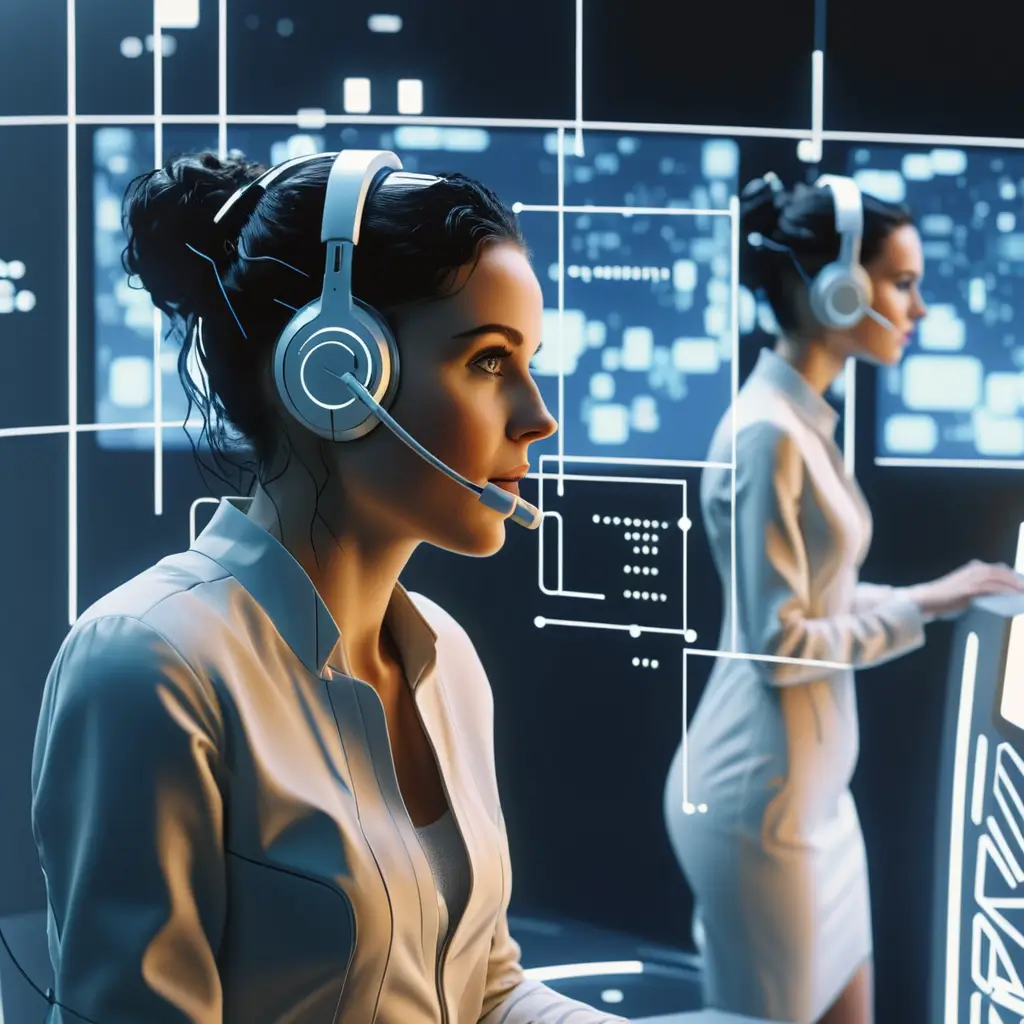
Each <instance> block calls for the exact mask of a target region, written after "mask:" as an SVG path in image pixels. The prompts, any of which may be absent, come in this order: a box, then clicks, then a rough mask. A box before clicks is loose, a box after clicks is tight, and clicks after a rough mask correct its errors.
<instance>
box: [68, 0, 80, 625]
mask: <svg viewBox="0 0 1024 1024" xmlns="http://www.w3.org/2000/svg"><path fill="white" fill-rule="evenodd" d="M67 19H68V24H67V48H68V53H67V74H68V85H67V89H68V625H69V626H73V625H74V624H75V620H76V619H77V618H78V126H77V125H76V123H75V116H76V113H77V110H78V104H77V101H76V97H75V88H76V85H77V82H76V78H77V74H78V72H77V62H76V49H75V44H76V39H75V35H76V19H75V0H67Z"/></svg>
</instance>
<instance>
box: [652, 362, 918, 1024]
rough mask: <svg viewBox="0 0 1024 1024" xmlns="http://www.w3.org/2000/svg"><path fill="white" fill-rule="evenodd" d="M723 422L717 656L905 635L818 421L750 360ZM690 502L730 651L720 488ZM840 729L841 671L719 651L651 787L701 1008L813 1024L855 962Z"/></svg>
mask: <svg viewBox="0 0 1024 1024" xmlns="http://www.w3.org/2000/svg"><path fill="white" fill-rule="evenodd" d="M733 415H735V417H736V426H737V442H736V467H737V468H736V499H735V500H736V512H735V514H736V573H735V587H736V619H737V621H736V625H737V630H736V635H737V644H736V651H738V652H742V653H746V654H751V655H769V656H775V657H783V658H795V659H806V660H812V661H816V662H832V663H840V664H843V665H849V666H853V667H856V668H865V667H867V666H870V665H876V664H880V663H881V662H884V661H888V660H889V659H891V658H894V657H897V656H898V655H901V654H904V653H906V652H908V651H911V650H914V649H916V648H917V647H919V646H921V645H922V644H923V642H924V628H923V627H924V619H923V617H922V615H921V612H920V610H919V608H918V607H917V605H916V604H915V603H914V602H913V601H911V600H910V599H909V598H908V597H907V595H906V593H905V592H904V591H901V590H899V589H896V588H893V587H882V586H875V585H872V584H866V583H859V582H858V570H859V568H860V566H861V564H862V562H863V561H864V557H865V555H866V554H867V551H868V547H869V545H870V542H871V529H872V524H871V514H870V511H869V509H868V507H867V504H866V503H865V501H864V498H863V495H862V494H861V492H860V489H859V488H858V486H857V484H856V482H855V481H854V480H852V479H851V478H850V477H849V476H848V475H847V474H846V472H845V470H844V467H843V459H842V454H841V452H840V451H839V449H838V447H837V445H836V443H835V440H834V437H833V435H834V432H835V426H836V418H837V417H836V413H835V411H834V410H833V409H832V407H831V406H830V405H829V404H828V403H827V402H826V401H825V399H824V398H822V397H821V396H820V395H818V394H816V393H815V392H814V390H813V389H812V388H811V387H810V386H809V385H808V384H807V382H806V381H805V380H804V378H803V377H802V376H801V375H800V374H799V373H798V372H797V371H796V370H795V369H793V368H792V367H791V366H789V365H788V364H787V363H786V362H785V361H784V360H782V359H781V358H780V357H779V356H778V355H776V354H775V353H774V352H772V351H770V350H765V351H764V352H762V354H761V358H760V360H759V362H758V364H757V366H756V368H755V370H754V372H753V373H752V375H751V377H750V378H749V380H748V381H747V382H746V383H745V384H744V386H743V388H742V389H741V390H740V393H739V395H738V398H737V401H736V404H735V408H734V410H732V411H731V412H730V413H729V414H727V415H726V417H725V418H724V419H723V421H722V422H721V423H720V424H719V427H718V429H717V431H716V433H715V436H714V439H713V440H712V443H711V450H710V452H709V455H708V461H709V462H718V463H726V464H729V463H731V461H732V421H731V418H732V416H733ZM701 507H702V511H703V515H704V520H705V524H706V528H707V533H708V539H709V543H710V545H711V549H712V554H713V557H714V561H715V566H716V568H717V570H718V573H719V575H720V577H721V579H722V583H723V589H724V592H725V609H726V611H725V621H724V624H723V628H722V635H721V639H720V641H719V650H722V651H732V650H733V647H732V636H733V631H732V617H731V613H732V604H733V602H732V586H733V583H732V569H731V531H730V519H731V515H732V481H731V472H730V470H728V469H716V468H708V469H706V470H705V471H704V475H703V479H702V482H701ZM858 749H859V735H858V724H857V704H856V695H855V691H854V674H853V671H852V669H850V668H845V669H842V668H839V669H835V668H828V667H822V666H820V665H806V664H792V663H785V662H765V661H761V662H755V661H751V660H743V659H726V658H719V659H717V660H716V662H715V666H714V669H713V670H712V673H711V677H710V679H709V681H708V684H707V687H706V689H705V691H704V694H703V696H702V698H701V701H700V704H699V706H698V708H697V711H696V713H695V714H694V717H693V721H692V723H691V724H690V727H689V730H688V773H687V783H688V797H689V801H690V802H691V803H693V804H706V805H707V811H706V813H697V814H685V813H684V811H683V806H682V805H683V778H682V776H683V751H682V747H680V749H679V751H677V753H676V757H675V759H674V761H673V763H672V768H671V770H670V774H669V778H668V782H667V785H666V790H665V816H666V824H667V827H668V833H669V837H670V839H671V841H672V845H673V847H674V849H675V852H676V856H677V858H678V860H679V862H680V865H681V866H682V869H683V871H684V873H685V875H686V878H687V880H688V882H689V884H690V886H691V888H692V889H693V892H694V896H695V901H696V906H697V913H698V918H699V922H700V925H701V926H702V927H701V930H702V932H703V938H702V945H703V951H704V958H705V986H706V995H707V1001H708V1003H709V1005H711V1006H713V1007H717V1008H719V1009H722V1010H727V1011H731V1012H733V1013H742V1014H747V1015H750V1016H755V1017H763V1018H767V1019H770V1020H783V1021H792V1022H795V1024H812V1022H814V1021H816V1020H817V1019H818V1018H819V1017H820V1016H821V1015H822V1014H823V1013H824V1012H825V1011H826V1010H827V1009H828V1007H829V1006H830V1005H831V1004H832V1003H833V1002H834V1000H835V999H836V997H837V996H838V995H839V993H840V992H841V991H842V989H843V988H844V987H845V985H846V984H847V982H848V981H849V980H850V978H851V977H852V976H853V975H854V974H855V973H856V971H857V969H858V968H859V966H860V965H861V964H862V963H863V962H864V961H865V960H866V959H867V958H868V957H870V956H871V952H872V942H871V909H870V903H869V896H868V870H867V862H866V859H865V854H864V843H863V839H862V836H861V830H860V822H859V820H858V817H857V810H856V807H855V806H854V802H853V797H852V796H851V794H850V789H849V784H850V779H851V776H852V775H853V770H854V767H855V766H856V763H857V754H858Z"/></svg>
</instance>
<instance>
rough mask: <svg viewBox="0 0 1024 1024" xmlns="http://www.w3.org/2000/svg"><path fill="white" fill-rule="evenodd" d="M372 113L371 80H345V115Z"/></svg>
mask: <svg viewBox="0 0 1024 1024" xmlns="http://www.w3.org/2000/svg"><path fill="white" fill-rule="evenodd" d="M369 112H370V80H369V79H368V78H346V79H345V113H346V114H368V113H369Z"/></svg>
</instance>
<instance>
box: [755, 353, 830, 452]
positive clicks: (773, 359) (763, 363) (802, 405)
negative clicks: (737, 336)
mask: <svg viewBox="0 0 1024 1024" xmlns="http://www.w3.org/2000/svg"><path fill="white" fill-rule="evenodd" d="M750 376H751V379H752V380H761V381H764V382H765V383H767V384H770V385H771V386H772V387H774V388H776V389H777V390H779V391H781V392H782V393H783V394H784V395H785V396H786V397H787V398H788V399H789V400H790V401H791V402H792V403H793V405H794V406H795V407H796V408H797V410H798V411H799V412H801V413H802V414H803V416H804V418H805V419H807V420H808V421H809V422H810V424H811V426H813V427H814V428H815V429H816V430H817V431H819V432H820V433H822V434H824V435H825V436H826V437H832V436H834V434H835V430H836V423H837V422H838V420H839V413H838V412H836V410H835V409H834V408H833V407H832V406H831V405H829V403H828V401H827V400H826V399H825V398H824V397H823V396H822V395H819V394H818V393H817V392H816V391H815V390H814V388H812V387H811V385H810V384H808V383H807V381H806V379H805V378H804V376H803V374H801V373H800V371H799V370H797V369H795V368H794V367H792V366H790V364H789V363H787V362H786V360H785V359H783V358H782V356H780V355H779V354H778V353H777V352H775V351H774V350H772V349H770V348H764V349H761V354H760V356H759V358H758V360H757V365H756V366H755V367H754V372H753V373H752V374H751V375H750Z"/></svg>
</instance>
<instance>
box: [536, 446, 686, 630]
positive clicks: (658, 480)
mask: <svg viewBox="0 0 1024 1024" xmlns="http://www.w3.org/2000/svg"><path fill="white" fill-rule="evenodd" d="M555 458H556V457H555V456H554V455H542V456H541V457H540V472H539V473H537V474H527V475H528V476H532V477H534V479H536V480H537V508H538V510H539V511H540V513H541V523H540V529H541V534H540V537H539V538H538V541H537V552H538V553H537V585H538V588H539V589H540V591H541V593H543V594H547V595H548V596H549V597H575V598H583V599H590V600H597V601H603V600H605V595H604V594H592V593H587V592H584V591H572V590H565V589H564V587H563V586H562V583H563V580H564V578H565V548H564V545H563V523H562V515H561V513H559V512H551V511H547V512H546V511H545V510H544V481H545V480H550V479H557V480H558V481H559V482H562V481H564V480H566V479H568V480H578V481H580V482H588V483H616V484H622V483H631V484H661V485H663V486H664V485H668V486H676V487H682V489H683V522H684V523H686V525H685V526H684V527H681V529H682V530H683V573H682V577H683V579H682V584H683V630H682V635H684V636H689V642H690V643H692V642H693V641H694V640H695V639H696V635H695V634H693V633H692V631H691V630H689V629H688V627H687V623H688V617H687V605H686V598H687V591H686V588H687V574H686V563H687V557H688V553H689V547H688V543H689V530H690V519H689V515H688V512H687V493H688V490H689V482H688V481H687V480H685V479H671V478H665V477H655V478H650V477H618V476H592V475H589V474H575V473H574V474H570V475H568V476H566V475H565V472H564V469H563V466H562V465H561V462H560V464H559V472H558V474H557V475H556V474H550V473H545V472H544V460H545V459H549V460H553V459H555ZM565 461H575V460H574V459H573V458H572V456H570V457H569V458H568V459H566V460H565ZM594 461H598V460H594ZM548 517H551V518H553V519H555V521H556V522H557V523H558V563H557V569H558V587H557V589H556V590H550V589H549V588H548V587H546V586H545V584H544V534H543V530H544V522H545V520H546V519H547V518H548ZM676 525H677V526H678V521H677V523H676ZM669 529H671V527H669ZM573 621H574V624H575V625H587V624H589V623H579V622H576V621H575V620H573ZM545 622H546V623H549V624H551V625H555V624H556V622H555V620H545ZM557 624H559V625H562V624H563V623H561V622H558V623H557ZM624 628H626V629H630V630H632V629H635V628H641V627H635V626H626V627H624Z"/></svg>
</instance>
